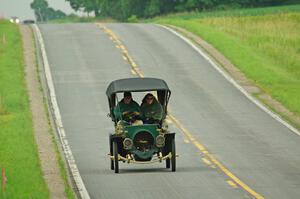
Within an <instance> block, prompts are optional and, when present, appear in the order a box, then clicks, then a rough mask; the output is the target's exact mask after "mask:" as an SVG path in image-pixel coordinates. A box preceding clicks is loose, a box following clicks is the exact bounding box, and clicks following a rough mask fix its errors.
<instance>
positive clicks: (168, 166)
mask: <svg viewBox="0 0 300 199" xmlns="http://www.w3.org/2000/svg"><path fill="white" fill-rule="evenodd" d="M170 166H171V165H170V159H169V158H167V159H166V168H167V169H169V168H170Z"/></svg>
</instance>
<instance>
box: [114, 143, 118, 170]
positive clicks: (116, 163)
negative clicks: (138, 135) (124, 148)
mask: <svg viewBox="0 0 300 199" xmlns="http://www.w3.org/2000/svg"><path fill="white" fill-rule="evenodd" d="M113 151H114V163H115V165H114V166H115V173H119V159H118V143H117V142H116V141H115V142H113Z"/></svg>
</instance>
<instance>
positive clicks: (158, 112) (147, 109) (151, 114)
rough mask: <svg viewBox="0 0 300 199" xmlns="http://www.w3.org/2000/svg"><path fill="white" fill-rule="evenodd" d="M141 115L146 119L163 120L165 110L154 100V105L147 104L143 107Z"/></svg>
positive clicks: (143, 104)
mask: <svg viewBox="0 0 300 199" xmlns="http://www.w3.org/2000/svg"><path fill="white" fill-rule="evenodd" d="M141 113H142V117H143V118H144V119H154V120H161V119H162V117H163V108H162V106H161V104H160V103H159V102H158V101H157V100H155V99H154V100H153V103H152V104H147V103H146V102H144V103H142V105H141Z"/></svg>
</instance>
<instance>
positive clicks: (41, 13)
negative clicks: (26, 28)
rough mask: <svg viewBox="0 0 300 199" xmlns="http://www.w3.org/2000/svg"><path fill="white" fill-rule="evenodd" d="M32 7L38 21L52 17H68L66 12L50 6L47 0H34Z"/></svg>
mask: <svg viewBox="0 0 300 199" xmlns="http://www.w3.org/2000/svg"><path fill="white" fill-rule="evenodd" d="M30 7H31V8H32V9H33V10H34V13H35V16H36V19H37V21H41V22H43V21H47V20H52V19H61V18H64V17H66V14H65V13H64V12H62V11H61V10H54V9H53V8H51V7H48V2H47V1H46V0H34V1H33V2H32V3H31V4H30Z"/></svg>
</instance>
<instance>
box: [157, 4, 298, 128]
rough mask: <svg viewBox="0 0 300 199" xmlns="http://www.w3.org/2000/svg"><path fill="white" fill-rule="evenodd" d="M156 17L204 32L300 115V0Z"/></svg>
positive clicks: (243, 69)
mask: <svg viewBox="0 0 300 199" xmlns="http://www.w3.org/2000/svg"><path fill="white" fill-rule="evenodd" d="M230 14H231V15H230ZM152 22H156V23H161V24H170V25H175V26H178V27H181V28H184V29H186V30H188V31H190V32H192V33H194V34H196V35H199V36H200V37H202V38H203V39H205V40H206V41H208V42H209V43H211V44H212V45H213V46H214V47H215V48H217V49H218V50H219V51H220V52H221V53H222V54H224V55H225V56H226V57H227V58H228V59H229V60H230V61H231V62H232V63H233V64H234V65H235V66H237V67H238V68H239V69H240V70H241V71H242V72H243V73H244V74H245V75H246V76H247V77H248V78H249V79H252V80H253V81H254V82H255V83H256V84H257V85H258V86H259V87H260V88H262V90H263V91H264V92H266V93H267V94H269V95H271V96H272V97H273V98H274V99H276V100H278V101H279V102H281V103H282V104H283V105H284V106H286V107H287V108H288V109H289V110H291V111H292V112H294V113H295V114H296V115H298V116H299V115H300V100H299V99H300V92H299V91H300V53H299V52H300V48H299V46H300V5H295V6H284V7H275V8H260V9H253V10H251V9H246V10H235V11H233V12H232V13H230V12H212V13H209V14H206V15H205V13H202V14H201V13H200V14H197V13H196V14H195V13H191V14H187V13H183V14H179V15H174V16H171V15H170V16H166V17H159V18H155V19H153V20H152ZM298 127H299V126H298Z"/></svg>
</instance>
